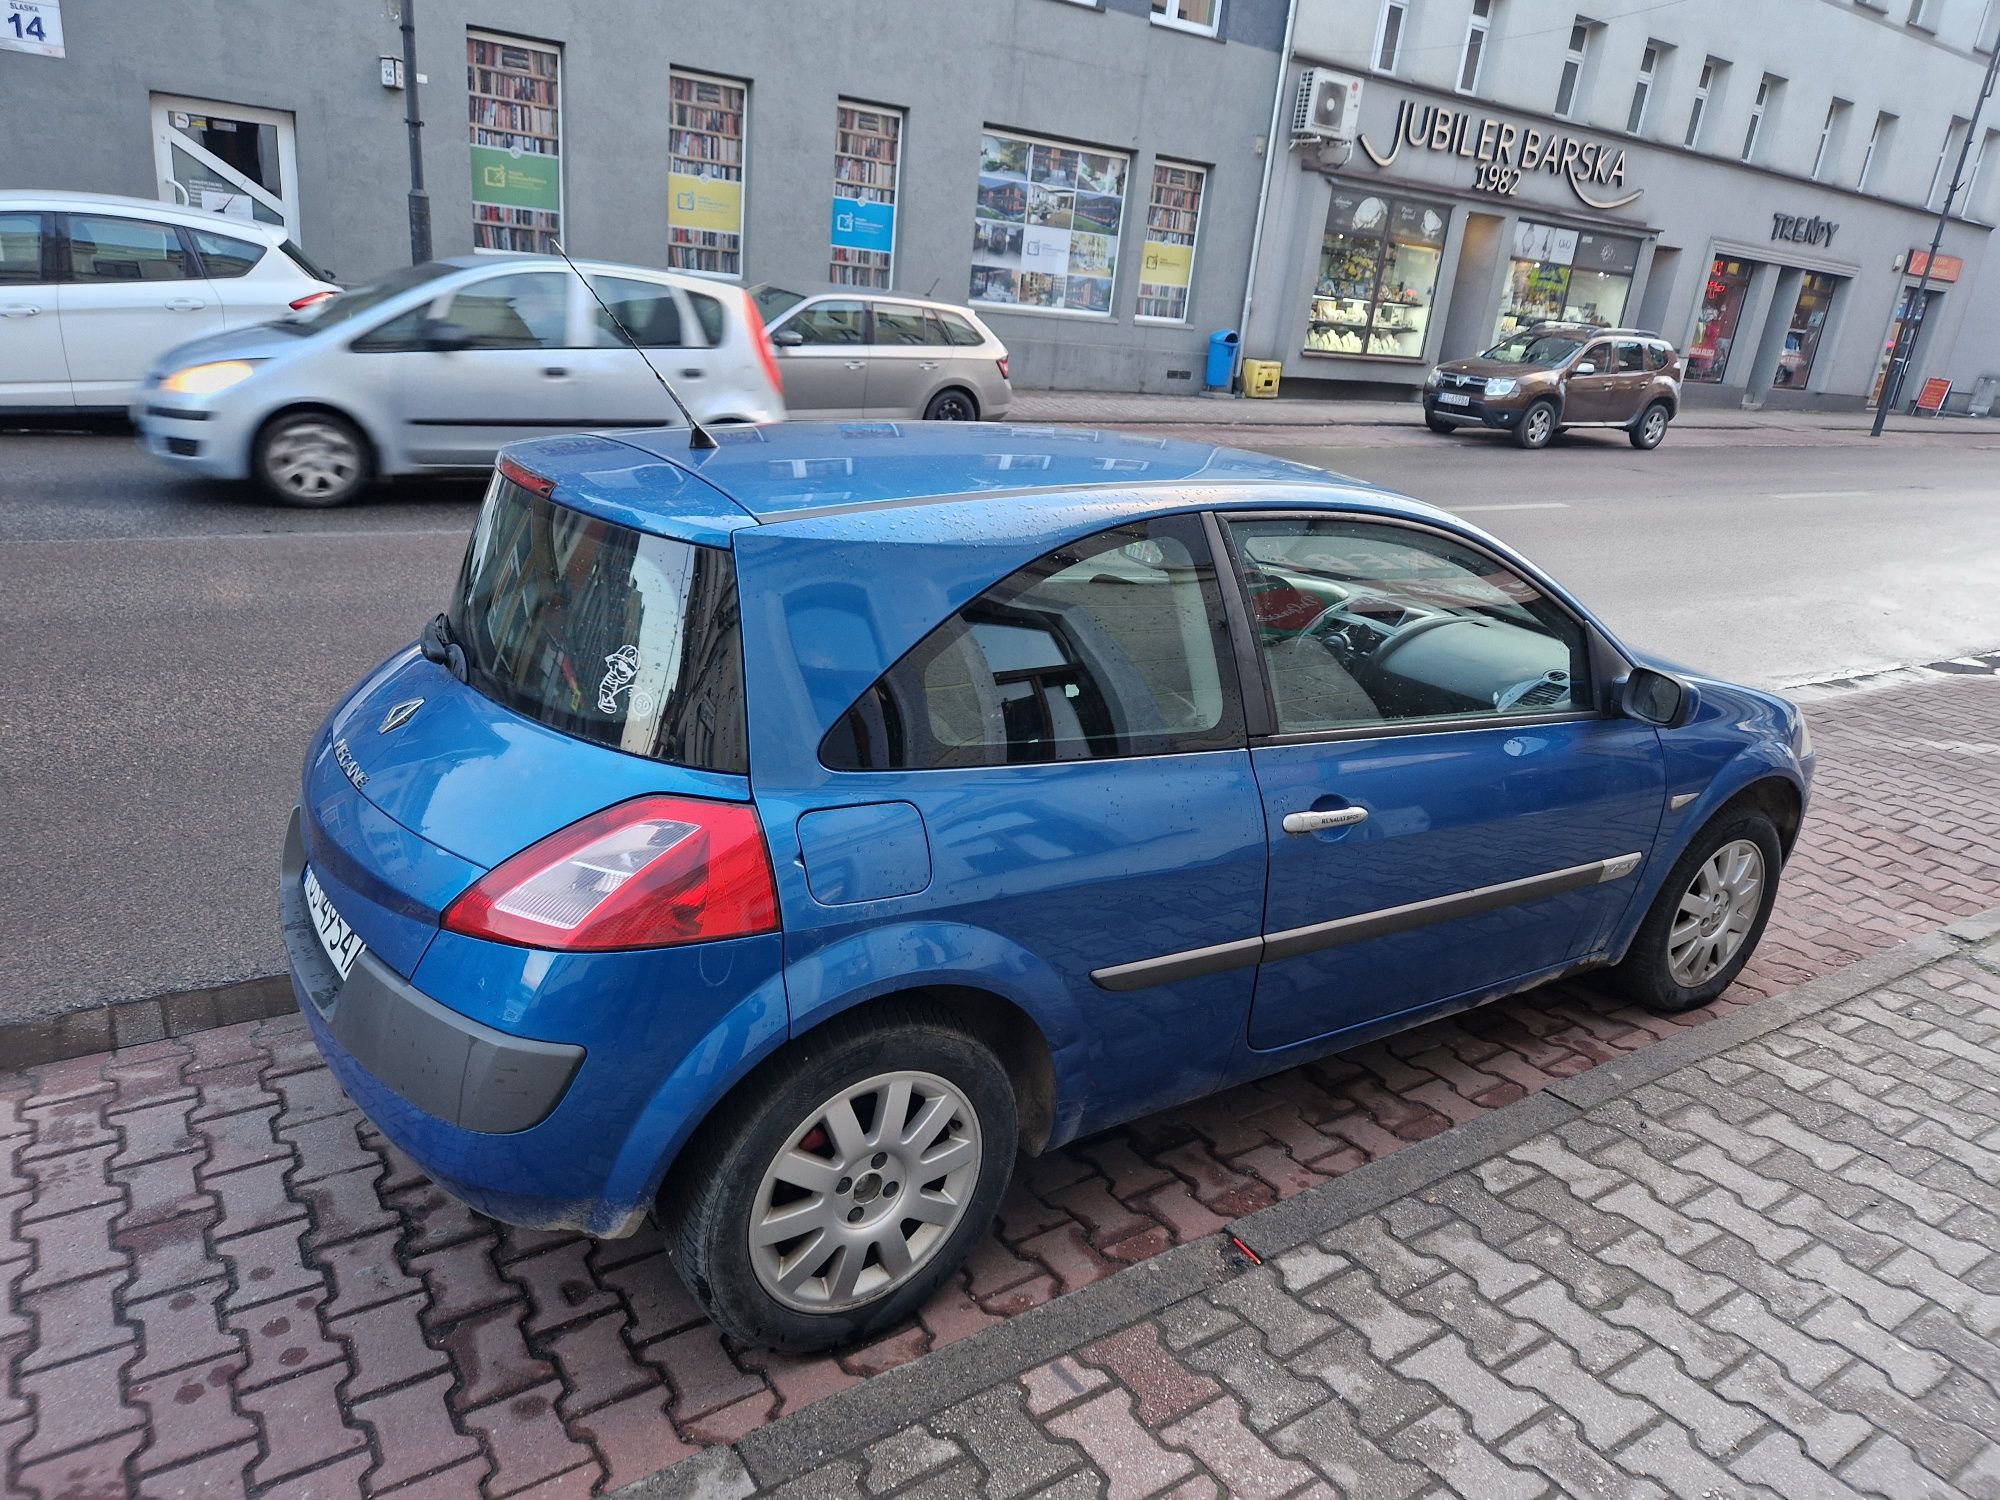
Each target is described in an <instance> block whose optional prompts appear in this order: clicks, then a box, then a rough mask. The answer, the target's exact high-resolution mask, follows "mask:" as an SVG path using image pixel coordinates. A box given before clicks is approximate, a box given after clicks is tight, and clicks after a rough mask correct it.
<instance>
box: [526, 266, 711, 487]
mask: <svg viewBox="0 0 2000 1500" xmlns="http://www.w3.org/2000/svg"><path fill="white" fill-rule="evenodd" d="M549 243H550V244H551V245H553V246H554V247H555V252H556V254H558V255H560V256H561V257H562V262H563V264H564V265H566V266H568V267H569V268H570V269H571V270H572V271H576V279H577V280H578V281H580V282H582V283H583V289H584V290H585V291H586V292H588V293H590V300H591V301H593V302H595V303H596V304H597V305H598V306H599V307H601V308H603V309H604V316H605V317H607V318H609V319H610V320H611V326H612V327H613V328H615V329H617V330H618V331H619V333H621V334H622V335H624V338H625V342H626V343H628V344H630V345H631V346H632V352H633V353H634V354H636V355H638V356H639V358H640V359H641V360H642V361H644V363H645V366H646V368H647V369H648V370H651V371H652V372H653V379H655V380H657V381H659V383H660V389H661V390H663V391H665V392H666V393H667V399H668V400H669V401H671V402H673V403H674V405H675V407H676V408H678V409H679V411H680V414H681V415H682V416H683V417H686V418H687V424H688V447H690V448H715V447H720V446H721V445H720V444H718V443H717V442H716V441H715V434H714V433H712V432H710V431H709V430H708V429H707V428H706V427H704V426H702V425H701V423H699V422H697V421H696V420H695V419H694V413H693V412H691V411H689V410H688V406H687V402H685V401H683V400H681V398H680V392H678V391H676V390H675V389H674V388H673V387H672V386H670V385H668V384H667V377H666V376H664V375H662V374H661V373H660V371H659V367H658V366H656V365H655V364H654V363H653V362H652V360H650V359H647V358H646V351H645V350H644V349H641V348H640V347H639V341H638V340H637V339H635V338H633V337H632V330H631V329H629V328H627V327H626V326H625V325H624V323H622V322H620V321H619V318H618V314H617V313H615V312H613V311H612V310H611V309H610V307H609V306H608V305H606V303H605V301H604V299H603V298H602V297H600V296H598V295H597V288H596V287H594V286H592V285H591V284H590V278H589V277H588V276H586V275H584V274H583V272H581V271H577V270H576V262H575V261H573V260H571V259H570V258H569V252H568V251H567V250H565V249H563V247H562V242H561V241H560V240H550V241H549Z"/></svg>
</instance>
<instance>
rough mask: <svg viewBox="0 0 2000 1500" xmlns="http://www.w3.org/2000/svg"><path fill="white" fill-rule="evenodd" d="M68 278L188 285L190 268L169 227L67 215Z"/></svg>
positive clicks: (177, 235)
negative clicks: (169, 282)
mask: <svg viewBox="0 0 2000 1500" xmlns="http://www.w3.org/2000/svg"><path fill="white" fill-rule="evenodd" d="M69 274H70V279H71V280H72V281H188V280H191V279H193V277H194V275H195V269H194V263H193V261H192V259H191V258H190V257H189V255H188V253H187V247H186V246H185V245H183V244H182V243H181V235H180V231H179V230H178V229H176V228H174V226H173V225H171V224H160V223H156V222H154V221H153V220H151V219H124V218H113V217H110V216H109V215H99V214H71V215H70V216H69Z"/></svg>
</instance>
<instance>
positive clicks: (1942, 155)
mask: <svg viewBox="0 0 2000 1500" xmlns="http://www.w3.org/2000/svg"><path fill="white" fill-rule="evenodd" d="M1971 128H1972V127H1971V125H1970V123H1969V122H1968V121H1965V120H1962V119H1960V118H1959V117H1958V116H1956V115H1953V116H1952V120H1951V124H1950V125H1949V126H1948V127H1947V128H1946V130H1945V133H1944V145H1943V146H1942V147H1941V148H1939V150H1938V159H1937V165H1936V166H1934V167H1932V168H1931V185H1930V187H1929V189H1928V190H1927V191H1926V192H1925V193H1924V207H1925V208H1928V209H1930V210H1931V211H1932V212H1936V211H1937V210H1938V209H1940V208H1943V207H1944V200H1945V197H1946V195H1947V194H1949V193H1950V191H1951V172H1952V168H1953V167H1954V166H1955V165H1956V164H1957V162H1958V153H1959V151H1960V150H1961V149H1962V148H1963V147H1964V144H1965V133H1966V131H1968V130H1969V129H1971Z"/></svg>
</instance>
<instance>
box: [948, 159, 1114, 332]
mask: <svg viewBox="0 0 2000 1500" xmlns="http://www.w3.org/2000/svg"><path fill="white" fill-rule="evenodd" d="M1129 169H1130V162H1129V160H1128V158H1126V157H1124V156H1122V155H1119V154H1118V153H1115V152H1109V151H1093V150H1091V149H1089V148H1088V147H1084V146H1072V145H1065V144H1063V143H1060V142H1056V141H1043V140H1037V139H1034V138H1033V137H1027V136H1016V135H1012V134H1010V133H1007V132H1004V131H997V130H988V131H986V132H985V133H984V134H982V135H981V137H980V143H979V181H978V187H977V189H976V195H975V197H974V200H973V231H972V274H971V281H970V287H971V299H972V300H973V301H974V302H988V303H1000V304H1004V305H1010V306H1019V307H1039V308H1043V309H1046V310H1049V311H1054V312H1067V313H1082V314H1087V315H1091V316H1098V317H1103V316H1108V315H1109V314H1110V312H1111V292H1112V287H1113V284H1114V281H1115V278H1116V276H1117V271H1118V238H1119V228H1120V224H1121V221H1122V219H1123V217H1124V206H1125V198H1124V195H1125V187H1126V182H1127V177H1128V173H1129Z"/></svg>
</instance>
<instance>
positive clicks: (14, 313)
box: [0, 302, 41, 318]
mask: <svg viewBox="0 0 2000 1500" xmlns="http://www.w3.org/2000/svg"><path fill="white" fill-rule="evenodd" d="M40 311H41V309H40V308H39V307H30V306H29V305H28V304H27V303H25V302H10V303H8V304H7V305H6V306H5V307H0V318H32V317H34V316H35V314H37V313H39V312H40Z"/></svg>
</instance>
